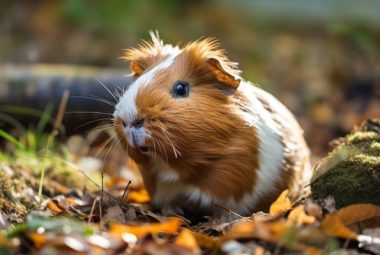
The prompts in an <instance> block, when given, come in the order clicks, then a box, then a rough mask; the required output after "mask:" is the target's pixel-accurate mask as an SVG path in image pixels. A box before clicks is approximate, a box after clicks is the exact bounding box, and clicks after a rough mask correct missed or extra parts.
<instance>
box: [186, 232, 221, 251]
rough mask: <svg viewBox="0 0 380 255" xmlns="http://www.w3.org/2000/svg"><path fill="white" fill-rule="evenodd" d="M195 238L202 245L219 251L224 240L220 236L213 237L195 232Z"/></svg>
mask: <svg viewBox="0 0 380 255" xmlns="http://www.w3.org/2000/svg"><path fill="white" fill-rule="evenodd" d="M193 235H194V237H195V239H196V240H197V243H198V245H199V246H200V247H203V248H206V249H209V250H212V251H217V250H219V248H220V246H221V244H222V240H221V239H220V238H219V237H212V236H208V235H205V234H202V233H197V232H195V233H193Z"/></svg>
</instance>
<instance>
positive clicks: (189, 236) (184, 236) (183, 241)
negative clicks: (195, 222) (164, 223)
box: [174, 228, 201, 254]
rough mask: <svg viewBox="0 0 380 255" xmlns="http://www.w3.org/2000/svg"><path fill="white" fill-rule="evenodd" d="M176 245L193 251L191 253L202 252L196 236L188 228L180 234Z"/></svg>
mask: <svg viewBox="0 0 380 255" xmlns="http://www.w3.org/2000/svg"><path fill="white" fill-rule="evenodd" d="M174 243H176V244H177V245H179V246H182V247H185V248H187V249H189V250H191V252H193V253H194V254H200V253H201V250H200V249H199V246H198V244H197V240H196V239H195V236H194V235H193V233H192V232H191V231H190V230H188V229H186V228H184V229H183V230H182V231H181V233H180V234H179V236H178V237H177V239H176V240H175V242H174Z"/></svg>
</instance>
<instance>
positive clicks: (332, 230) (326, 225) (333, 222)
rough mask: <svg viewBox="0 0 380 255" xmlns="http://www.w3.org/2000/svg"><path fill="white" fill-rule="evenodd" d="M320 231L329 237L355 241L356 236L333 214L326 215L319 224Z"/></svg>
mask: <svg viewBox="0 0 380 255" xmlns="http://www.w3.org/2000/svg"><path fill="white" fill-rule="evenodd" d="M321 229H322V231H323V232H324V233H325V234H326V235H329V236H335V237H340V238H346V239H356V237H357V234H356V233H355V232H354V231H352V230H351V229H349V228H347V227H346V226H345V225H344V224H343V223H342V222H341V220H340V219H339V217H338V216H337V215H335V214H327V215H326V216H325V218H324V219H323V221H322V224H321Z"/></svg>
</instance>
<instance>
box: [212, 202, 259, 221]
mask: <svg viewBox="0 0 380 255" xmlns="http://www.w3.org/2000/svg"><path fill="white" fill-rule="evenodd" d="M214 206H217V207H220V208H222V209H223V210H225V211H227V212H228V213H230V214H233V215H235V216H237V217H239V218H240V219H245V220H247V221H251V222H253V221H252V220H251V219H250V218H248V217H244V216H242V215H240V214H238V213H236V212H234V211H232V210H230V209H228V208H226V207H224V206H222V205H220V204H216V203H214Z"/></svg>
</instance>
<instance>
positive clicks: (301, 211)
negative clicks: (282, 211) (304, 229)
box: [288, 205, 315, 225]
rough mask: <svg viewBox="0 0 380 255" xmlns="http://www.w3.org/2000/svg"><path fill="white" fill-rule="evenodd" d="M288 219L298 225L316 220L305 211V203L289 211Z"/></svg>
mask: <svg viewBox="0 0 380 255" xmlns="http://www.w3.org/2000/svg"><path fill="white" fill-rule="evenodd" d="M288 220H289V221H291V222H294V223H296V224H297V225H302V224H312V223H314V222H315V218H314V217H313V216H309V215H307V214H306V213H305V208H304V206H303V205H299V206H297V207H296V208H294V209H293V210H292V211H291V212H290V213H289V216H288Z"/></svg>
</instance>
